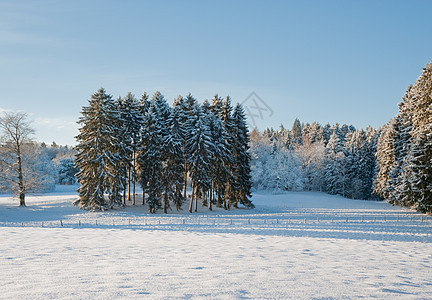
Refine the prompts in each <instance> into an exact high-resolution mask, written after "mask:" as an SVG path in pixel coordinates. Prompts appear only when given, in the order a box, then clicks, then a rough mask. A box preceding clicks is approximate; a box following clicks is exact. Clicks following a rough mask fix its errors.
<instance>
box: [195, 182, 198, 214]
mask: <svg viewBox="0 0 432 300" xmlns="http://www.w3.org/2000/svg"><path fill="white" fill-rule="evenodd" d="M197 194H198V187H195V212H198V197H197Z"/></svg>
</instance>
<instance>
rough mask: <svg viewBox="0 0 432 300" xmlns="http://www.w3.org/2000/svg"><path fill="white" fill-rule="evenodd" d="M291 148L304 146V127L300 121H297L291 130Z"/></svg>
mask: <svg viewBox="0 0 432 300" xmlns="http://www.w3.org/2000/svg"><path fill="white" fill-rule="evenodd" d="M290 140H291V146H294V145H298V144H302V143H303V137H302V125H301V123H300V120H299V119H295V121H294V124H293V126H292V129H291V138H290Z"/></svg>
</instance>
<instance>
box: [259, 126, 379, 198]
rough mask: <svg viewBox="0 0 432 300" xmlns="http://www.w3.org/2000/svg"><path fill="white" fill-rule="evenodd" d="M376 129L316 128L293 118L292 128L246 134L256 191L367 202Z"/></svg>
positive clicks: (369, 192) (348, 127)
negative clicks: (313, 193)
mask: <svg viewBox="0 0 432 300" xmlns="http://www.w3.org/2000/svg"><path fill="white" fill-rule="evenodd" d="M378 136H379V131H378V130H375V129H373V128H372V127H368V128H367V129H366V131H365V130H356V129H355V128H354V127H353V126H347V125H345V124H344V125H341V126H340V125H339V124H335V125H330V124H326V125H325V126H321V125H320V124H318V123H316V122H314V123H312V124H308V123H306V124H302V123H300V121H299V120H298V119H296V120H295V122H294V124H293V127H292V129H291V130H288V129H285V128H284V127H283V126H281V128H280V129H279V130H274V129H266V130H265V131H264V132H263V133H262V134H260V133H259V132H257V131H256V130H254V131H253V132H252V133H251V155H252V157H253V158H254V160H253V161H252V177H253V182H254V187H255V188H257V189H274V190H292V191H301V190H309V191H323V192H327V193H330V194H335V195H336V194H338V195H342V196H344V197H349V198H355V199H371V198H372V197H373V196H372V191H373V180H374V177H375V173H376V159H375V152H376V144H377V140H378Z"/></svg>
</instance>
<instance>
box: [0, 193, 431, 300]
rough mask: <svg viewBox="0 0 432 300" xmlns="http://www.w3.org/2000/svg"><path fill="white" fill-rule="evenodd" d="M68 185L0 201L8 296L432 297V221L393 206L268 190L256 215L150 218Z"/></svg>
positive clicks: (3, 284) (1, 285)
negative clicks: (98, 201)
mask: <svg viewBox="0 0 432 300" xmlns="http://www.w3.org/2000/svg"><path fill="white" fill-rule="evenodd" d="M59 188H61V189H58V190H57V192H55V193H50V194H43V195H39V196H29V197H28V198H27V204H28V207H26V208H20V207H17V203H16V200H12V198H11V197H10V196H5V195H4V196H1V197H0V237H1V238H0V241H1V244H0V271H1V274H2V280H1V281H0V290H1V291H2V293H0V298H2V299H17V298H18V299H113V298H128V299H129V298H136V299H142V298H148V299H150V298H151V299H160V298H163V299H199V298H213V299H250V298H253V299H266V298H267V299H268V298H272V299H274V298H279V299H282V298H283V299H286V298H291V299H311V298H335V299H346V298H358V297H363V298H386V299H395V298H403V299H419V298H424V299H425V298H432V271H431V266H432V235H431V233H432V220H431V218H430V217H426V216H424V215H421V214H418V213H415V212H412V211H409V210H407V209H404V208H400V207H393V206H391V205H389V204H387V203H385V202H374V201H358V200H349V199H344V198H342V197H339V196H329V195H326V194H322V193H306V192H301V193H294V192H293V193H286V194H279V195H274V194H271V193H268V192H257V193H255V194H254V196H253V198H252V200H253V202H254V204H255V205H256V209H254V210H247V209H233V210H230V211H224V210H217V211H213V212H209V211H208V209H207V208H202V207H201V208H199V213H194V214H189V213H187V212H186V211H183V212H177V211H175V210H173V211H170V213H169V214H167V215H164V214H162V213H158V214H156V215H149V214H148V213H147V211H146V208H145V207H142V206H141V205H136V206H135V207H132V206H128V207H127V208H125V209H115V210H112V211H107V212H87V211H83V210H80V209H78V208H77V207H74V206H73V205H72V204H71V203H72V201H73V200H75V199H77V196H76V194H75V193H74V191H73V189H71V188H69V189H68V188H64V187H59ZM139 200H140V199H139ZM139 200H138V202H139Z"/></svg>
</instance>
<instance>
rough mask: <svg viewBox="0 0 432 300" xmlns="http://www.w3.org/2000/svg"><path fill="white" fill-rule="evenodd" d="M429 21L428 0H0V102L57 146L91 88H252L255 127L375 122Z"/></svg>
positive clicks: (409, 73) (399, 91) (384, 117)
mask: <svg viewBox="0 0 432 300" xmlns="http://www.w3.org/2000/svg"><path fill="white" fill-rule="evenodd" d="M431 29H432V1H415V0H414V1H394V0H393V1H380V0H376V1H349V0H344V1H330V0H328V1H324V0H321V1H240V0H239V1H120V0H119V1H90V0H87V1H2V0H0V109H1V110H21V111H25V112H27V113H29V114H30V117H31V119H33V120H34V121H33V126H34V127H35V129H36V139H37V140H39V141H45V142H47V143H51V142H52V141H56V142H57V143H58V144H69V145H71V144H74V143H75V142H74V135H76V134H77V132H78V131H77V125H76V120H77V119H78V117H79V116H80V111H81V108H82V106H83V105H87V101H88V99H89V97H90V95H91V94H92V93H94V92H95V91H96V90H97V89H98V88H100V87H104V88H105V89H106V90H107V91H108V92H109V93H110V94H112V95H113V96H114V97H117V96H119V95H122V96H124V95H125V94H126V93H127V92H129V91H131V92H132V93H134V94H135V95H136V96H137V97H139V96H140V95H141V94H142V93H143V92H144V91H146V92H148V93H150V94H153V93H154V92H155V91H156V90H160V91H161V92H162V94H164V95H165V97H166V98H167V99H168V101H169V102H172V100H173V98H174V97H176V96H177V95H179V94H181V95H186V94H187V93H188V92H191V93H192V94H193V95H194V96H195V97H197V98H198V99H199V100H200V101H202V100H204V99H210V98H212V97H213V95H214V94H215V93H219V94H220V95H222V96H225V95H230V96H231V97H232V99H233V101H234V102H244V101H245V99H246V98H247V97H248V96H249V95H250V94H251V93H252V92H255V94H256V95H258V97H259V99H261V100H262V101H263V102H264V103H265V105H266V107H267V108H269V110H267V111H264V113H263V116H262V118H261V117H258V118H255V124H256V125H257V126H258V128H259V129H261V130H262V129H265V128H266V127H270V126H272V127H279V125H280V124H284V125H285V127H289V128H290V127H291V126H292V123H293V121H294V119H295V118H296V117H298V118H299V119H300V120H301V121H302V122H313V121H318V122H319V123H321V124H325V123H327V122H329V123H335V122H339V123H347V124H352V125H354V126H356V127H358V128H362V127H363V128H365V127H366V126H368V125H369V124H370V125H372V126H374V127H378V126H380V125H382V124H384V123H386V122H387V121H388V120H389V119H390V118H392V117H393V116H394V115H395V114H396V113H397V103H398V102H400V100H401V98H402V96H403V93H404V92H405V89H406V87H407V86H408V85H409V84H411V83H414V81H415V80H416V79H417V77H418V76H419V75H420V73H421V70H422V68H423V67H424V65H425V64H427V63H429V62H430V60H431V59H432V39H431ZM252 98H253V97H252ZM250 99H251V98H249V100H248V101H246V102H245V103H244V105H245V106H247V107H248V108H249V109H250V110H251V111H252V110H253V106H254V105H253V101H251V100H250ZM252 100H253V99H252ZM255 100H256V99H255ZM261 100H258V102H260V101H261ZM270 110H271V111H272V112H273V113H272V114H270Z"/></svg>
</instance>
